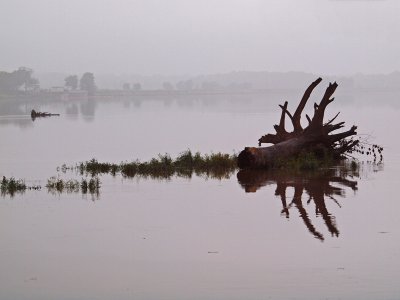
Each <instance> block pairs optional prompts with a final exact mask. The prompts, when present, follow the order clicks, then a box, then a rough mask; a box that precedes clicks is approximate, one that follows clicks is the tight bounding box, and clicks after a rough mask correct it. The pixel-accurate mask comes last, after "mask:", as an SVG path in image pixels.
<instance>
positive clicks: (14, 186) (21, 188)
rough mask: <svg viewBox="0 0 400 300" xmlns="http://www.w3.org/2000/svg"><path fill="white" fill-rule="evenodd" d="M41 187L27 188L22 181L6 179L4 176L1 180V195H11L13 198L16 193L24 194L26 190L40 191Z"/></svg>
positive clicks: (11, 178) (12, 178)
mask: <svg viewBox="0 0 400 300" xmlns="http://www.w3.org/2000/svg"><path fill="white" fill-rule="evenodd" d="M40 189H41V187H40V186H39V185H33V186H27V185H26V184H25V181H24V180H22V179H15V178H14V177H10V178H6V177H5V176H3V179H2V180H1V195H2V196H5V195H10V196H11V197H13V196H14V195H15V194H16V193H23V192H25V191H26V190H40Z"/></svg>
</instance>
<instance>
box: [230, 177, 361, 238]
mask: <svg viewBox="0 0 400 300" xmlns="http://www.w3.org/2000/svg"><path fill="white" fill-rule="evenodd" d="M348 172H350V174H349V173H348ZM356 172H357V171H348V170H343V169H342V170H341V169H328V170H323V171H320V172H311V173H310V172H308V173H307V172H306V173H304V172H302V173H298V174H290V173H289V172H287V171H278V170H275V171H274V170H270V171H268V170H241V171H239V172H238V174H237V178H238V181H239V183H240V184H241V186H242V187H243V188H244V189H245V191H246V192H247V193H254V192H256V191H257V190H258V189H260V188H261V187H262V186H265V185H271V184H276V190H275V195H276V196H280V198H281V201H282V206H283V208H282V211H281V213H282V214H283V215H285V216H286V218H289V209H290V208H291V207H293V206H294V207H296V208H297V210H298V211H299V213H300V217H301V218H302V220H303V222H304V224H305V225H306V227H307V228H308V230H309V232H310V233H311V234H313V235H314V237H316V238H317V239H319V240H321V241H323V240H324V237H323V235H322V234H321V233H320V232H318V231H317V229H316V228H315V227H314V225H313V224H312V222H311V220H310V218H309V216H308V213H307V210H306V208H305V207H304V206H303V195H304V192H306V194H307V195H308V200H307V202H306V204H310V202H311V201H313V202H314V204H315V214H316V215H317V216H322V218H323V220H324V222H325V225H326V227H327V228H328V230H329V232H330V233H331V234H332V236H339V230H338V228H337V225H336V222H335V217H334V216H332V215H331V214H330V213H329V212H328V209H327V207H326V205H325V196H326V197H328V198H329V199H332V200H333V201H334V202H335V203H336V204H337V205H339V206H340V204H339V202H338V201H337V200H336V199H335V198H334V196H344V193H345V188H346V187H347V188H351V189H352V190H353V191H356V190H357V181H353V180H348V179H346V176H347V175H357V173H356ZM333 184H336V186H335V185H333ZM288 187H291V188H293V189H294V196H293V199H292V201H291V203H289V204H287V201H286V190H287V188H288Z"/></svg>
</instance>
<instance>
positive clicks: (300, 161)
mask: <svg viewBox="0 0 400 300" xmlns="http://www.w3.org/2000/svg"><path fill="white" fill-rule="evenodd" d="M340 161H341V160H338V159H334V158H333V156H332V155H329V154H328V153H322V154H320V155H317V154H315V153H313V152H302V153H300V154H299V155H297V156H295V157H292V158H289V159H285V160H279V161H276V162H275V164H274V168H275V169H286V170H293V171H298V170H301V171H307V170H309V171H313V170H318V169H322V168H329V167H331V166H332V165H334V164H338V163H339V162H340Z"/></svg>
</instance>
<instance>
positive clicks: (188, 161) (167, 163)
mask: <svg viewBox="0 0 400 300" xmlns="http://www.w3.org/2000/svg"><path fill="white" fill-rule="evenodd" d="M77 169H78V170H79V172H80V173H81V174H83V173H88V174H90V175H92V176H95V175H97V174H106V173H109V174H112V175H115V174H117V173H121V174H122V175H123V176H125V177H134V176H140V177H144V178H148V177H149V178H170V177H172V176H174V175H176V176H179V177H188V178H190V177H191V176H192V175H193V173H195V174H196V175H199V176H205V177H210V178H216V179H222V178H229V176H230V175H232V174H233V173H234V172H235V171H236V169H237V156H236V155H234V154H233V155H230V154H223V153H220V152H218V153H212V154H209V155H208V154H205V155H201V154H200V153H199V152H196V153H195V154H192V152H191V151H190V150H187V151H184V152H182V153H181V154H180V155H179V156H178V157H177V158H175V159H172V158H171V156H170V155H169V154H164V155H161V154H160V155H159V156H158V157H157V158H153V159H151V160H150V161H147V162H140V161H139V160H135V161H132V162H121V163H120V164H114V163H107V162H99V161H97V160H96V159H91V160H89V161H86V162H81V163H79V164H78V165H77Z"/></svg>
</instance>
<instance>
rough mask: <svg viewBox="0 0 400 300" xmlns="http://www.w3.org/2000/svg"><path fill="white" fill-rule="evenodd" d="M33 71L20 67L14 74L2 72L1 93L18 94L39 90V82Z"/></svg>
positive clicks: (0, 78) (0, 80)
mask: <svg viewBox="0 0 400 300" xmlns="http://www.w3.org/2000/svg"><path fill="white" fill-rule="evenodd" d="M32 74H33V70H32V69H29V68H25V67H20V68H19V69H18V70H15V71H12V72H5V71H0V91H5V92H17V91H20V90H24V91H31V90H38V89H39V80H37V79H36V78H34V77H32Z"/></svg>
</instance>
